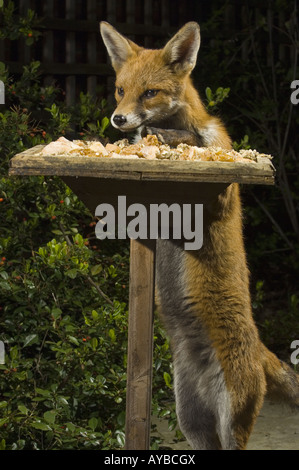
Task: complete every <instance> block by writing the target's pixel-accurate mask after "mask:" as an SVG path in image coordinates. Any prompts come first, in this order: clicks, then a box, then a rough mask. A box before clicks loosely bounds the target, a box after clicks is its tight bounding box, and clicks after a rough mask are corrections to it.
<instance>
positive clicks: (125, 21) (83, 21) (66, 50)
mask: <svg viewBox="0 0 299 470" xmlns="http://www.w3.org/2000/svg"><path fill="white" fill-rule="evenodd" d="M252 1H253V6H252V7H251V8H250V10H249V7H248V5H242V6H240V4H239V2H238V1H237V0H230V1H229V2H228V3H227V4H226V6H225V10H224V16H223V30H224V31H225V34H227V37H230V36H231V37H232V38H233V35H234V34H235V33H236V32H238V34H239V33H240V31H247V32H248V31H252V32H254V30H255V28H256V26H257V25H259V21H260V19H261V15H263V17H266V18H268V21H270V20H271V17H270V14H269V12H268V13H267V8H268V7H267V4H266V5H264V4H259V3H258V2H257V1H256V2H255V1H254V0H252ZM213 4H214V1H213V0H210V1H209V2H199V1H194V0H47V1H44V2H41V1H40V0H15V5H16V12H17V13H20V14H26V12H27V10H28V8H31V9H33V10H34V11H35V12H36V13H37V15H38V17H39V18H40V20H41V24H40V28H39V30H40V31H41V32H42V36H41V38H40V40H39V41H38V42H37V44H35V45H33V46H31V47H28V46H26V45H25V41H24V39H22V40H20V41H19V43H18V45H16V44H15V43H11V42H10V41H3V42H1V43H0V60H1V61H4V62H5V63H6V64H7V66H8V67H9V69H10V72H11V73H15V74H18V73H21V72H22V68H23V65H25V64H28V63H29V62H30V61H31V60H40V62H41V72H42V74H43V79H44V84H45V85H49V84H53V83H56V84H57V85H58V86H59V87H60V88H62V89H63V90H65V92H66V101H67V103H68V104H73V103H74V102H75V101H76V100H77V99H78V95H79V93H80V91H83V92H85V93H86V92H89V93H90V94H91V95H92V96H95V95H96V94H97V88H98V87H99V86H101V87H102V90H101V94H102V93H103V89H106V90H108V93H110V95H111V93H112V90H113V88H114V73H113V70H112V68H111V66H110V64H109V60H108V57H107V52H106V50H105V47H104V45H103V42H102V40H101V37H100V33H99V22H100V21H101V20H106V21H108V22H110V23H112V24H113V25H114V26H115V27H116V28H117V29H119V30H120V31H121V32H122V33H123V34H125V35H127V36H129V37H130V38H131V39H133V40H135V41H136V42H137V43H139V44H141V45H144V46H145V47H150V48H155V47H161V46H162V45H163V44H164V43H165V41H166V40H167V39H168V38H169V37H170V36H171V35H172V34H173V33H174V32H176V31H177V29H178V28H179V27H180V26H182V25H183V24H184V23H185V22H186V21H190V20H196V21H198V22H199V23H202V22H205V21H207V20H208V19H210V18H211V15H212V12H213ZM218 8H219V7H218ZM287 20H288V18H285V17H284V14H283V13H282V14H281V16H280V18H279V21H278V23H279V24H278V27H279V26H280V27H283V25H284V24H285V22H286V21H287ZM208 35H209V31H206V32H205V36H204V38H203V41H204V42H205V44H210V46H211V47H212V46H213V38H212V37H208ZM277 36H278V35H277V34H276V36H275V37H274V38H273V39H274V41H276V42H275V45H273V44H272V46H271V47H272V50H269V42H265V44H262V43H261V42H260V41H259V42H258V43H257V44H253V42H252V41H250V35H249V36H248V37H249V39H248V40H247V41H243V42H242V45H241V59H242V60H244V61H246V60H247V58H248V57H249V56H250V54H252V47H255V48H256V51H255V52H256V54H258V55H259V56H262V57H264V59H265V60H266V61H267V63H268V64H269V65H270V62H269V61H271V60H272V58H271V57H272V54H275V57H278V58H279V59H280V60H282V61H284V60H289V55H290V53H291V52H290V51H289V49H288V47H287V46H285V45H284V43H283V41H282V40H279V39H280V38H279V37H277Z"/></svg>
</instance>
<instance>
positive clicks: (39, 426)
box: [31, 421, 52, 431]
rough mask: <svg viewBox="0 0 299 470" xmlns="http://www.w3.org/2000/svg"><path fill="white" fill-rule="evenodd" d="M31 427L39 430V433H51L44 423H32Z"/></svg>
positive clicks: (50, 429)
mask: <svg viewBox="0 0 299 470" xmlns="http://www.w3.org/2000/svg"><path fill="white" fill-rule="evenodd" d="M31 426H32V427H33V428H34V429H40V430H41V431H52V428H50V426H49V425H48V424H46V423H41V422H39V421H36V422H35V423H32V424H31Z"/></svg>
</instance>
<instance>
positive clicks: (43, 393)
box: [35, 387, 51, 397]
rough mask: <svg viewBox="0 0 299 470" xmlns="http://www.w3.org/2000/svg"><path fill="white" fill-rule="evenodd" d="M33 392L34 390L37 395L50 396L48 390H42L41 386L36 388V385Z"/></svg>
mask: <svg viewBox="0 0 299 470" xmlns="http://www.w3.org/2000/svg"><path fill="white" fill-rule="evenodd" d="M35 392H36V393H37V394H38V395H42V396H44V397H50V396H51V392H50V390H44V389H43V388H38V387H36V389H35Z"/></svg>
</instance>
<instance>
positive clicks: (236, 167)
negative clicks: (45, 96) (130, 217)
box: [9, 145, 275, 450]
mask: <svg viewBox="0 0 299 470" xmlns="http://www.w3.org/2000/svg"><path fill="white" fill-rule="evenodd" d="M43 148H44V146H40V145H37V146H35V147H33V148H31V149H30V150H26V151H24V152H22V153H19V154H17V155H15V156H14V157H13V158H12V159H11V162H10V169H9V175H11V176H25V175H28V176H30V175H43V176H46V175H49V176H54V175H55V176H59V177H61V178H62V180H63V181H64V182H65V183H66V184H67V186H69V187H70V188H71V189H72V190H73V192H74V193H75V194H76V195H77V196H78V197H79V199H81V200H82V201H83V203H84V204H85V205H86V206H87V208H88V209H90V211H91V212H92V214H95V210H96V208H97V206H98V205H99V204H102V203H108V204H110V205H112V206H113V207H115V208H117V204H118V197H119V196H126V204H127V206H128V205H131V204H135V203H139V204H143V206H144V207H145V208H146V209H148V208H149V207H150V205H151V204H162V203H166V204H173V203H177V204H179V205H180V207H182V204H186V203H189V204H192V203H198V204H203V206H204V205H205V204H206V203H208V201H209V200H210V199H211V198H212V197H215V195H218V194H220V193H221V192H222V191H224V190H225V188H226V187H227V186H228V185H229V184H231V183H243V184H266V185H273V184H274V175H275V170H274V167H273V165H272V163H271V160H270V159H269V158H267V157H264V156H263V157H257V158H256V161H246V162H245V163H244V162H240V161H236V162H231V161H229V162H225V161H170V160H165V159H164V160H158V159H152V160H147V159H144V158H138V159H130V158H126V157H121V156H119V158H107V157H100V158H99V157H83V156H66V155H63V154H61V155H55V156H53V155H44V154H42V153H41V151H42V150H43ZM155 250H156V240H155V239H142V240H141V239H133V238H131V241H130V287H129V327H128V365H127V397H126V444H125V447H126V449H127V450H142V449H149V442H150V416H151V393H152V390H151V384H152V351H153V311H154V290H155Z"/></svg>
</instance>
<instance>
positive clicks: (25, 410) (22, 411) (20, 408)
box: [18, 405, 29, 415]
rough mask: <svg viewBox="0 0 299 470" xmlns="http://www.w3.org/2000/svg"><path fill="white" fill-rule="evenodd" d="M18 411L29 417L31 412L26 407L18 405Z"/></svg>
mask: <svg viewBox="0 0 299 470" xmlns="http://www.w3.org/2000/svg"><path fill="white" fill-rule="evenodd" d="M18 410H19V411H20V412H21V413H22V415H27V414H28V413H29V410H28V408H27V406H25V405H18Z"/></svg>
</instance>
